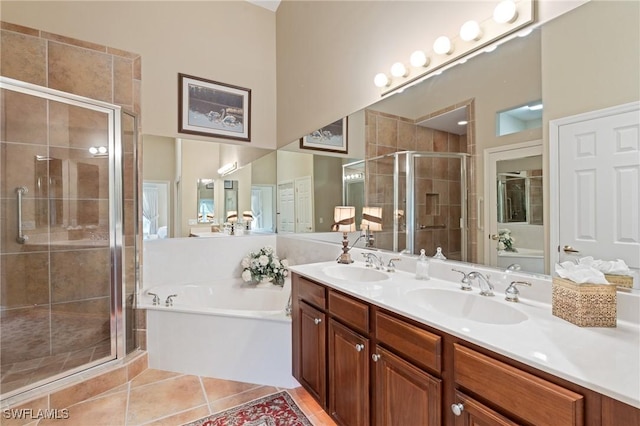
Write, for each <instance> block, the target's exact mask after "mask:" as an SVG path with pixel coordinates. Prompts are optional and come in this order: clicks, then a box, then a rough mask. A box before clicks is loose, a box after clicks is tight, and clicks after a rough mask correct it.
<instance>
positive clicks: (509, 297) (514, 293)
mask: <svg viewBox="0 0 640 426" xmlns="http://www.w3.org/2000/svg"><path fill="white" fill-rule="evenodd" d="M517 285H526V286H527V287H531V283H530V282H528V281H511V284H509V287H507V289H506V290H505V291H504V300H506V301H507V302H518V301H519V300H520V299H519V298H518V295H519V294H520V291H519V290H518V287H516V286H517Z"/></svg>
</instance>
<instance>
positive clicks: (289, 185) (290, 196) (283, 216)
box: [278, 182, 296, 232]
mask: <svg viewBox="0 0 640 426" xmlns="http://www.w3.org/2000/svg"><path fill="white" fill-rule="evenodd" d="M294 201H295V195H294V190H293V182H283V183H279V184H278V232H295V231H296V228H295V203H294Z"/></svg>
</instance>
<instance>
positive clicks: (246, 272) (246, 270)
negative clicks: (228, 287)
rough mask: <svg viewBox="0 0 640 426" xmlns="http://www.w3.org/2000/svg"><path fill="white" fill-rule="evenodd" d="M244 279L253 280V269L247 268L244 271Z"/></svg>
mask: <svg viewBox="0 0 640 426" xmlns="http://www.w3.org/2000/svg"><path fill="white" fill-rule="evenodd" d="M242 280H243V281H246V282H249V281H251V271H250V270H248V269H245V270H244V271H242Z"/></svg>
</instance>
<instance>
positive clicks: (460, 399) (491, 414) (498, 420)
mask: <svg viewBox="0 0 640 426" xmlns="http://www.w3.org/2000/svg"><path fill="white" fill-rule="evenodd" d="M454 405H455V406H456V407H451V409H452V411H453V412H454V415H455V420H456V423H455V426H517V425H518V423H514V422H512V421H511V420H509V419H507V418H506V417H504V416H502V415H500V414H498V413H496V412H495V411H493V410H492V409H490V408H489V407H487V406H485V405H482V404H481V403H479V402H478V401H475V400H473V399H471V398H469V397H468V396H466V395H465V394H463V393H462V392H459V391H456V403H455V404H454Z"/></svg>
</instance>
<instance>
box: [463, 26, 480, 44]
mask: <svg viewBox="0 0 640 426" xmlns="http://www.w3.org/2000/svg"><path fill="white" fill-rule="evenodd" d="M480 37H482V31H481V30H480V24H478V23H477V22H476V21H467V22H465V23H464V24H463V25H462V27H460V38H461V39H462V40H464V41H474V40H479V39H480Z"/></svg>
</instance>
